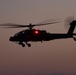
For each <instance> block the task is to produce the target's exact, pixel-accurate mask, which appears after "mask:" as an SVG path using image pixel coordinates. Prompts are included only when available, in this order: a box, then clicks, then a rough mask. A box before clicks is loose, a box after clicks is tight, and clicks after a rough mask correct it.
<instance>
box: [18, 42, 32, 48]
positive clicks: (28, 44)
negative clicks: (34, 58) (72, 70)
mask: <svg viewBox="0 0 76 75" xmlns="http://www.w3.org/2000/svg"><path fill="white" fill-rule="evenodd" d="M25 43H26V45H27V46H28V47H31V44H30V43H27V42H25ZM19 45H22V47H25V44H24V43H23V42H19Z"/></svg>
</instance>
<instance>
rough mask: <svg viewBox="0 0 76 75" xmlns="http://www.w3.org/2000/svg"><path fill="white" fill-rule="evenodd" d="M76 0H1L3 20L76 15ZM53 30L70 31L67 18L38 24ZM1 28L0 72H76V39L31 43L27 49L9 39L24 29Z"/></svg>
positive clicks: (32, 20)
mask: <svg viewBox="0 0 76 75" xmlns="http://www.w3.org/2000/svg"><path fill="white" fill-rule="evenodd" d="M75 7H76V0H0V23H1V24H2V23H18V24H29V23H40V22H42V21H44V20H47V19H50V20H52V19H66V18H67V17H69V16H73V13H74V16H75V17H76V14H75V13H76V10H75ZM36 28H37V29H45V30H47V31H48V32H50V33H67V31H68V30H67V31H66V30H65V28H64V21H63V22H61V23H58V24H55V25H50V26H43V27H36ZM24 29H25V28H22V29H2V28H0V75H52V74H56V75H57V74H58V75H59V74H60V75H63V74H64V75H67V74H72V75H75V74H76V42H75V41H74V40H73V39H72V38H71V39H61V40H54V41H49V42H43V43H41V42H31V44H32V47H31V48H28V47H27V46H26V47H25V48H23V47H21V46H20V45H18V44H15V43H12V42H10V41H9V38H10V36H13V35H14V34H15V33H17V32H19V31H21V30H24Z"/></svg>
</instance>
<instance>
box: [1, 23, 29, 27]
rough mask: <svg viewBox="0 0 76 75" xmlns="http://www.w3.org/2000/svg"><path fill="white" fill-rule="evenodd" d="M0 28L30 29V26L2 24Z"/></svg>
mask: <svg viewBox="0 0 76 75" xmlns="http://www.w3.org/2000/svg"><path fill="white" fill-rule="evenodd" d="M0 26H3V27H5V28H17V27H29V25H20V24H13V23H5V24H0Z"/></svg>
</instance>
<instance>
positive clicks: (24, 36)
mask: <svg viewBox="0 0 76 75" xmlns="http://www.w3.org/2000/svg"><path fill="white" fill-rule="evenodd" d="M59 22H61V21H54V22H50V23H44V24H31V23H30V24H29V25H20V24H12V23H6V24H0V26H6V28H23V27H28V29H26V30H22V31H20V32H18V33H16V34H15V35H14V36H12V37H10V39H9V41H11V42H16V43H17V44H19V45H21V46H22V47H25V44H26V45H27V46H28V47H31V44H30V43H28V42H30V41H32V42H38V41H40V42H43V41H50V40H54V39H66V38H73V39H74V40H75V41H76V38H75V37H73V36H74V35H76V34H75V33H73V31H74V29H75V26H76V20H73V21H72V22H70V24H69V25H70V28H69V30H68V32H67V33H62V34H61V33H48V32H47V31H46V30H38V29H33V27H35V26H44V25H49V24H55V23H59Z"/></svg>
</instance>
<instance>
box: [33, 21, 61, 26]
mask: <svg viewBox="0 0 76 75" xmlns="http://www.w3.org/2000/svg"><path fill="white" fill-rule="evenodd" d="M59 22H61V21H58V22H51V23H45V24H35V25H34V26H43V25H49V24H55V23H59Z"/></svg>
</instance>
